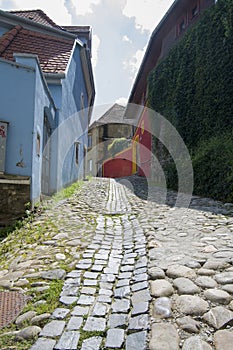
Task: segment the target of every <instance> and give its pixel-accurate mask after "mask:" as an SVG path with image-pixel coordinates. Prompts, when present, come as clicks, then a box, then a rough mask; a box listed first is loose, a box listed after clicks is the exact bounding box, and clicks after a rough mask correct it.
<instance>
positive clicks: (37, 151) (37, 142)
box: [36, 133, 40, 157]
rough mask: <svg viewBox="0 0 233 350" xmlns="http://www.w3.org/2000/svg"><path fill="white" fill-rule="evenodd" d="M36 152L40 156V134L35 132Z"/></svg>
mask: <svg viewBox="0 0 233 350" xmlns="http://www.w3.org/2000/svg"><path fill="white" fill-rule="evenodd" d="M36 154H37V156H38V157H40V134H39V133H37V136H36Z"/></svg>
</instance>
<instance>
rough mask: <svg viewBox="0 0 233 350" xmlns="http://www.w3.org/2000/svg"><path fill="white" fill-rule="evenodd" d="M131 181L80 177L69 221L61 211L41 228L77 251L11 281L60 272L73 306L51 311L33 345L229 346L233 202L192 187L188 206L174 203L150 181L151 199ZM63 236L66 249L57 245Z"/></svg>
mask: <svg viewBox="0 0 233 350" xmlns="http://www.w3.org/2000/svg"><path fill="white" fill-rule="evenodd" d="M130 181H132V183H133V184H135V186H134V189H135V191H136V192H137V194H138V196H135V194H133V193H132V192H131V191H130V190H128V189H127V188H126V186H123V185H121V184H120V183H118V181H115V180H112V179H110V180H109V179H94V180H92V181H91V182H90V183H89V184H88V183H86V184H85V188H86V190H85V191H86V192H85V191H84V192H83V194H82V195H80V196H81V204H79V201H80V196H77V197H74V198H73V199H72V200H71V201H70V200H69V201H67V202H65V203H64V204H63V205H62V206H61V208H62V210H63V211H64V213H65V215H66V216H67V217H68V218H69V220H70V221H72V222H73V224H74V223H75V226H72V228H71V229H70V230H69V227H70V226H69V223H68V222H67V221H66V224H65V225H62V223H61V221H59V223H60V226H59V232H56V234H54V236H52V237H50V236H48V237H47V238H44V240H43V241H44V243H45V244H43V247H48V250H49V249H50V250H51V247H52V249H56V251H55V250H54V256H55V257H56V256H57V257H58V256H59V258H60V257H61V255H59V254H63V256H64V255H65V256H66V257H68V256H72V257H74V259H73V261H70V267H71V268H73V271H71V272H69V273H68V274H67V275H66V276H65V274H64V271H60V270H59V269H57V267H58V266H59V263H58V261H57V260H55V263H56V264H55V265H52V267H51V271H46V273H45V274H44V271H43V273H42V272H35V271H30V270H29V269H27V270H25V273H22V274H20V277H19V278H18V281H16V283H17V282H18V283H20V281H19V279H20V278H21V279H23V278H26V276H30V275H31V276H32V275H33V276H34V278H40V276H41V274H43V276H44V277H47V278H55V277H56V276H55V274H56V273H61V272H62V274H61V278H63V279H64V286H63V289H62V293H61V296H60V301H61V302H63V303H65V304H67V305H68V306H67V307H64V309H68V308H69V309H70V313H68V314H67V315H66V316H64V317H65V318H64V319H63V320H62V321H58V320H57V321H54V320H53V321H51V320H50V322H49V323H48V324H47V325H46V326H45V327H44V328H43V330H42V332H41V334H40V336H39V339H38V340H37V342H36V343H35V344H34V345H33V346H34V348H33V347H32V348H31V350H38V349H39V346H41V349H44V350H47V349H46V346H47V348H48V350H52V349H53V350H55V349H56V347H55V346H58V348H59V347H60V348H62V347H66V348H69V349H70V348H72V347H74V346H76V349H77V348H79V349H81V350H91V349H93V350H100V349H101V350H102V349H106V348H109V349H111V348H113V349H114V348H115V349H121V350H161V349H163V348H164V349H169V350H173V349H174V350H181V349H182V350H184V349H188V348H190V347H192V348H193V349H195V347H196V348H197V349H198V346H199V348H200V347H202V348H203V349H208V350H209V349H212V350H220V349H221V350H223V349H224V350H225V349H226V350H230V348H229V344H230V346H231V345H232V332H233V328H232V324H233V323H232V322H233V302H232V297H233V235H232V233H233V218H232V216H233V215H232V214H233V211H232V209H229V210H231V211H229V212H228V211H227V210H228V209H227V208H226V207H225V206H224V204H223V203H220V202H215V201H212V200H211V199H206V198H199V197H193V198H192V202H191V205H190V208H182V207H180V208H176V207H174V205H173V204H174V202H175V200H176V194H175V193H172V192H168V195H167V203H166V204H162V205H161V204H159V203H158V201H157V202H156V200H155V199H154V198H156V197H153V195H154V194H153V191H155V193H156V189H155V187H153V188H152V189H150V191H152V192H151V193H150V200H144V199H142V198H145V193H146V191H145V187H144V184H142V185H141V183H143V181H144V180H143V179H140V178H138V177H132V178H131V179H130ZM126 182H127V181H126ZM134 182H135V183H134ZM92 186H94V190H93V189H92ZM99 188H100V189H99ZM93 191H94V193H93ZM82 196H83V197H82ZM100 196H102V197H101V198H102V200H96V197H97V198H100ZM143 196H144V197H143ZM82 198H85V200H84V199H82ZM61 208H60V209H56V210H55V212H56V215H58V217H59V215H60V216H62V217H64V214H62V215H61V213H60V214H59V211H60V210H61ZM73 209H74V210H73ZM226 213H229V215H226ZM89 214H91V215H93V219H92V224H91V225H89V226H88V225H87V223H86V221H87V216H88V217H89V218H90V216H89ZM50 215H51V216H53V215H54V213H50ZM80 222H81V223H82V225H81V226H82V228H80ZM55 237H56V238H55ZM84 238H85V239H84ZM84 241H85V242H84ZM60 242H62V246H63V247H65V250H66V251H59V249H60V248H59V247H60ZM43 249H46V248H43ZM46 254H47V258H48V257H49V252H48V251H47V252H46V253H45V252H44V251H43V250H42V251H40V255H45V256H46ZM63 256H62V258H63ZM62 261H63V260H62ZM48 281H49V280H48ZM8 282H9V279H8ZM46 282H47V281H46ZM27 285H28V283H27ZM41 286H42V285H38V287H41ZM42 287H43V286H42ZM73 303H74V304H75V305H73ZM61 307H62V305H61ZM52 317H54V315H53V316H52ZM52 322H59V324H56V326H55V324H54V323H53V324H52ZM88 332H90V334H89V335H88ZM92 332H97V334H98V336H96V337H94V336H93V333H92ZM79 333H80V340H79V343H78V345H77V341H78V337H79ZM82 333H83V334H82ZM68 335H70V337H68ZM71 335H74V337H72V336H71ZM82 335H83V336H84V337H82ZM194 335H195V336H194ZM88 336H89V338H87V339H85V338H86V337H88ZM68 338H69V339H68ZM72 339H74V340H73V341H72ZM82 339H84V340H82ZM55 342H56V344H57V345H55ZM72 342H74V343H73V344H72ZM38 344H43V346H42V345H38ZM165 344H166V345H165ZM227 347H228V348H229V349H228V348H227Z"/></svg>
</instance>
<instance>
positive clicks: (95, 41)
mask: <svg viewBox="0 0 233 350" xmlns="http://www.w3.org/2000/svg"><path fill="white" fill-rule="evenodd" d="M99 46H100V38H99V37H98V36H97V35H92V65H93V68H95V67H96V66H97V62H98V52H99Z"/></svg>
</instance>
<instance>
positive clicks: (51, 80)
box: [43, 73, 66, 85]
mask: <svg viewBox="0 0 233 350" xmlns="http://www.w3.org/2000/svg"><path fill="white" fill-rule="evenodd" d="M43 75H44V78H45V79H46V82H47V83H48V84H54V85H61V84H62V79H65V78H66V74H65V73H43Z"/></svg>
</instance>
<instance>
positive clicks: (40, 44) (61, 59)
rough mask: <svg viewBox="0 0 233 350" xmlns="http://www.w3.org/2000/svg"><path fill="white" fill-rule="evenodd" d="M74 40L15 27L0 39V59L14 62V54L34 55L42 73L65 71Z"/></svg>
mask: <svg viewBox="0 0 233 350" xmlns="http://www.w3.org/2000/svg"><path fill="white" fill-rule="evenodd" d="M73 45H74V40H72V39H65V38H59V37H57V36H56V37H55V36H52V35H47V34H42V33H39V32H35V31H32V30H26V29H24V28H22V27H21V26H19V25H18V26H16V27H14V28H13V29H11V30H10V31H8V32H7V33H5V34H4V35H3V36H2V37H0V57H2V58H5V59H7V60H11V61H14V57H13V54H14V53H27V54H34V55H37V56H38V57H39V61H40V66H41V69H42V71H43V72H44V73H59V72H64V71H65V70H66V67H67V64H68V61H69V58H70V55H71V52H72V48H73Z"/></svg>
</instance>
